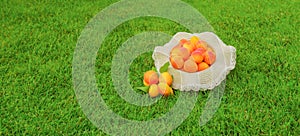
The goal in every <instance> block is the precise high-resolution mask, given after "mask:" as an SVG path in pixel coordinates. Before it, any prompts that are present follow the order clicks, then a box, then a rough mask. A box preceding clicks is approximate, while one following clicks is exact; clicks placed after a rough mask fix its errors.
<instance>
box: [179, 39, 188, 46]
mask: <svg viewBox="0 0 300 136" xmlns="http://www.w3.org/2000/svg"><path fill="white" fill-rule="evenodd" d="M187 42H188V40H187V39H181V40H180V42H179V44H180V45H183V44H185V43H187Z"/></svg>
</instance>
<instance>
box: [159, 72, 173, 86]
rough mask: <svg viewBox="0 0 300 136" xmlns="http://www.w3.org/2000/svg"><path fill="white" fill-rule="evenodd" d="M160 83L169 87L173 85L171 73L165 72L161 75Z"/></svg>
mask: <svg viewBox="0 0 300 136" xmlns="http://www.w3.org/2000/svg"><path fill="white" fill-rule="evenodd" d="M158 81H159V83H167V85H171V84H172V82H173V78H172V76H171V74H170V73H169V72H163V73H161V74H160V75H159V79H158Z"/></svg>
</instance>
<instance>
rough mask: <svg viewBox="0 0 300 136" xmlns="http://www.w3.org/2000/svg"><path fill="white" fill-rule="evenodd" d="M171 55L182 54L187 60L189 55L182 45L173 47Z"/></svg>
mask: <svg viewBox="0 0 300 136" xmlns="http://www.w3.org/2000/svg"><path fill="white" fill-rule="evenodd" d="M171 56H182V58H183V59H184V60H187V59H188V58H189V56H190V53H189V51H188V49H186V48H184V47H179V48H175V49H173V50H172V51H171Z"/></svg>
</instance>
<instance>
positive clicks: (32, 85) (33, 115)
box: [0, 0, 300, 135]
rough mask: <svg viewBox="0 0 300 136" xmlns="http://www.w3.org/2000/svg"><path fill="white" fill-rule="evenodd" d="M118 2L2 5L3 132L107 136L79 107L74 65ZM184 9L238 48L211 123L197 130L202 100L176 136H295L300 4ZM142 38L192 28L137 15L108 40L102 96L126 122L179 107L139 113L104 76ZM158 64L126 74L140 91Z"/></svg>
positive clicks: (162, 104)
mask: <svg viewBox="0 0 300 136" xmlns="http://www.w3.org/2000/svg"><path fill="white" fill-rule="evenodd" d="M114 2H115V1H114ZM114 2H112V1H109V0H101V1H98V2H94V1H69V2H37V1H33V0H32V1H28V2H25V1H20V0H15V1H1V8H0V11H1V12H0V16H1V20H0V22H1V25H0V42H1V47H0V64H1V65H0V86H1V90H0V105H1V106H0V117H1V122H0V135H15V134H19V133H23V134H24V135H28V134H42V135H44V134H45V135H46V134H47V135H54V134H66V135H75V134H78V135H82V134H85V135H105V133H104V132H102V131H101V130H99V129H97V128H96V127H95V126H94V125H93V124H92V123H91V122H90V121H89V120H88V119H87V117H86V116H85V114H84V113H83V111H82V110H81V108H80V106H79V104H78V103H77V100H76V96H75V92H74V90H73V84H72V59H73V52H74V49H75V46H76V43H77V39H78V37H79V36H80V34H81V31H82V30H83V29H84V27H85V25H86V24H87V23H88V21H89V20H90V19H92V18H93V17H94V16H95V15H96V14H97V13H98V12H99V11H101V10H102V9H103V8H105V7H106V6H108V5H110V4H112V3H114ZM185 2H187V3H189V4H191V5H192V6H193V7H195V8H196V9H197V10H199V11H200V12H201V13H202V14H203V15H204V16H205V17H206V19H207V20H208V21H209V22H210V24H211V25H212V26H213V28H214V30H215V33H216V34H217V35H218V36H219V37H220V38H221V39H222V40H223V41H224V42H225V43H226V44H230V45H233V46H235V48H236V49H237V64H236V68H235V69H234V70H233V71H231V73H230V74H229V75H228V76H227V84H226V90H225V94H224V97H223V99H222V103H221V105H220V108H219V109H218V111H217V112H216V113H215V115H214V118H213V119H212V120H210V121H209V122H208V123H207V124H206V125H205V126H203V127H199V126H198V121H199V116H200V115H201V111H202V107H203V106H204V104H205V100H206V98H207V96H208V93H199V96H198V101H197V104H196V106H195V108H194V110H193V111H192V113H191V114H190V115H189V117H188V118H187V120H185V121H184V122H183V123H182V124H181V125H180V126H179V127H178V128H176V129H175V130H173V131H172V132H171V133H170V135H187V134H192V133H194V134H198V135H220V134H221V135H237V134H243V135H299V134H300V110H299V109H300V94H299V91H300V89H299V88H300V86H299V81H300V74H299V73H300V70H299V68H300V51H299V50H300V46H299V43H300V37H299V27H300V20H299V18H300V10H299V7H300V2H299V1H296V0H293V1H279V0H274V1H254V0H251V1H238V0H231V1H203V2H194V1H191V0H185ZM146 31H163V32H166V33H169V34H175V33H176V32H178V31H187V30H186V29H185V28H184V27H182V26H180V25H178V24H176V23H174V22H172V21H169V20H166V19H161V18H155V17H143V18H138V19H134V20H130V21H128V22H125V23H124V24H122V25H120V26H118V27H117V28H116V29H115V30H114V31H113V32H112V33H111V34H110V35H109V36H108V37H107V38H106V39H105V41H104V43H105V44H107V45H111V46H110V47H108V46H101V48H100V49H99V51H98V56H97V64H96V68H97V69H96V77H97V79H98V82H97V84H98V86H100V87H101V88H102V89H100V90H99V91H100V93H101V94H102V95H103V98H104V99H105V101H106V103H107V104H108V106H110V107H111V108H112V110H113V111H114V112H116V113H117V114H119V115H120V116H123V117H126V118H128V119H134V120H148V119H151V118H155V117H159V116H160V115H162V114H164V113H166V112H167V111H168V109H169V108H171V107H172V105H174V103H175V102H176V100H177V97H172V98H170V99H162V100H159V101H158V103H157V104H155V105H152V106H150V107H138V106H134V105H131V104H129V103H125V101H124V100H122V99H121V98H120V97H119V96H118V95H117V94H116V92H115V90H114V89H113V84H112V80H111V75H110V72H107V71H110V68H111V61H112V57H113V54H114V52H116V50H117V49H118V47H119V46H121V44H122V43H123V42H125V41H126V40H127V39H128V38H130V37H131V36H134V35H136V34H138V33H141V32H146ZM152 66H153V60H152V59H151V52H150V53H145V54H143V55H141V56H140V57H138V58H137V59H136V60H135V61H134V62H133V63H132V64H131V67H130V71H134V72H130V83H131V85H132V86H133V87H136V86H140V85H142V81H141V80H140V79H142V74H143V72H144V71H146V70H149V69H151V67H152ZM139 93H141V92H139ZM150 108H151V111H150V112H149V111H147V110H145V109H150Z"/></svg>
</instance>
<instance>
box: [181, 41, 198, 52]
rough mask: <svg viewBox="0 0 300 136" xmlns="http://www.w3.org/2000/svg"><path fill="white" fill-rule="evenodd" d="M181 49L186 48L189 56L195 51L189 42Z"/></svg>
mask: <svg viewBox="0 0 300 136" xmlns="http://www.w3.org/2000/svg"><path fill="white" fill-rule="evenodd" d="M182 47H184V48H186V49H187V50H188V51H189V54H191V53H192V52H193V51H194V50H195V49H196V48H195V46H194V45H193V44H191V43H190V42H188V43H185V44H183V45H182Z"/></svg>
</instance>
